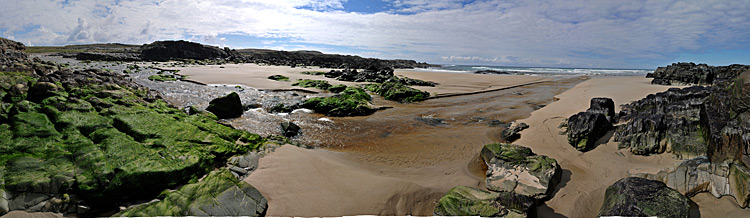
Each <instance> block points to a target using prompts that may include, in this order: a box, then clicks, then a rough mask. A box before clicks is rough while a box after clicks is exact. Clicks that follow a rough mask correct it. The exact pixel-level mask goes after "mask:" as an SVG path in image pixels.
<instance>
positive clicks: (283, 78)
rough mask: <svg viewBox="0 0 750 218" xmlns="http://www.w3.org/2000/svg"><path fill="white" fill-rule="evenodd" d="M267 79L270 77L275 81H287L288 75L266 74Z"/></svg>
mask: <svg viewBox="0 0 750 218" xmlns="http://www.w3.org/2000/svg"><path fill="white" fill-rule="evenodd" d="M268 79H270V80H276V81H283V82H289V77H285V76H282V75H271V76H268Z"/></svg>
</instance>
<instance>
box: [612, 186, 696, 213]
mask: <svg viewBox="0 0 750 218" xmlns="http://www.w3.org/2000/svg"><path fill="white" fill-rule="evenodd" d="M689 210H690V204H688V199H687V197H685V196H684V195H682V194H680V192H678V191H676V190H674V189H671V188H669V187H667V186H666V185H664V183H662V182H659V181H654V180H649V179H644V178H638V177H627V178H623V179H620V180H619V181H617V182H615V184H612V185H611V186H609V187H608V188H607V191H606V192H605V196H604V202H603V204H602V207H601V209H600V210H599V216H640V217H646V216H658V217H675V218H677V217H681V218H686V217H688V213H689Z"/></svg>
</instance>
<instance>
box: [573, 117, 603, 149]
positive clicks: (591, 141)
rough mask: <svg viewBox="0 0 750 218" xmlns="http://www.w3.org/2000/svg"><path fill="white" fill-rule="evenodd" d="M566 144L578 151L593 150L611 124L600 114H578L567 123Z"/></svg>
mask: <svg viewBox="0 0 750 218" xmlns="http://www.w3.org/2000/svg"><path fill="white" fill-rule="evenodd" d="M567 127H568V129H567V134H568V143H569V144H570V145H572V146H573V147H574V148H576V150H578V151H583V152H585V151H588V150H590V149H593V147H594V145H595V144H596V141H597V140H599V139H600V138H601V137H602V136H604V135H605V134H607V132H608V131H609V130H610V129H611V128H612V123H610V122H609V120H607V117H606V116H605V115H604V114H601V113H592V112H588V111H587V112H579V113H577V114H574V115H573V116H570V118H568V122H567Z"/></svg>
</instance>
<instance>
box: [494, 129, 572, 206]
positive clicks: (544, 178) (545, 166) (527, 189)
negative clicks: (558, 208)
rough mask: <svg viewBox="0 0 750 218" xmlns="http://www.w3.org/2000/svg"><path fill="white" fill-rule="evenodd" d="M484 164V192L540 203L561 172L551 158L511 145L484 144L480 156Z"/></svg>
mask: <svg viewBox="0 0 750 218" xmlns="http://www.w3.org/2000/svg"><path fill="white" fill-rule="evenodd" d="M480 156H481V157H482V160H484V163H485V164H487V180H486V181H485V184H486V186H487V189H489V190H491V191H497V192H512V193H516V194H519V195H524V196H529V197H531V198H533V199H536V200H544V199H547V198H549V197H551V196H550V195H551V194H552V191H553V190H554V189H555V186H557V184H558V183H559V182H560V179H561V176H562V170H561V169H560V165H558V164H557V161H556V160H555V159H552V158H549V157H547V156H544V155H536V154H534V153H533V152H531V149H529V148H527V147H523V146H519V145H513V144H499V143H495V144H488V145H485V146H484V148H482V152H481V154H480Z"/></svg>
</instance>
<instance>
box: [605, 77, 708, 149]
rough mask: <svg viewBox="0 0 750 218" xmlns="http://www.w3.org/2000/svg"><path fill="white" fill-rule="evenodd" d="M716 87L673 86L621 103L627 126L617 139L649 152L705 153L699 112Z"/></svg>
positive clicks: (624, 145) (622, 145)
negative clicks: (681, 87)
mask: <svg viewBox="0 0 750 218" xmlns="http://www.w3.org/2000/svg"><path fill="white" fill-rule="evenodd" d="M712 90H713V88H711V87H703V86H693V87H688V88H683V89H678V88H671V89H669V90H667V91H665V92H660V93H656V94H651V95H648V96H647V97H646V98H644V99H641V100H638V101H636V102H633V103H630V104H626V105H622V110H621V112H620V115H621V118H620V119H621V120H624V121H626V122H627V123H625V124H624V125H621V126H618V127H617V129H616V131H615V136H614V139H615V141H617V142H619V147H620V148H621V149H629V150H630V151H631V152H633V153H634V154H639V155H649V154H660V153H663V152H667V151H668V152H671V153H674V154H675V155H677V156H678V157H682V158H692V157H696V156H701V155H705V152H706V145H705V143H704V142H703V138H702V136H701V132H700V129H699V127H698V125H699V121H700V119H701V116H700V111H701V107H702V106H703V105H704V101H705V99H706V97H708V95H709V94H710V93H711V91H712Z"/></svg>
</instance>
